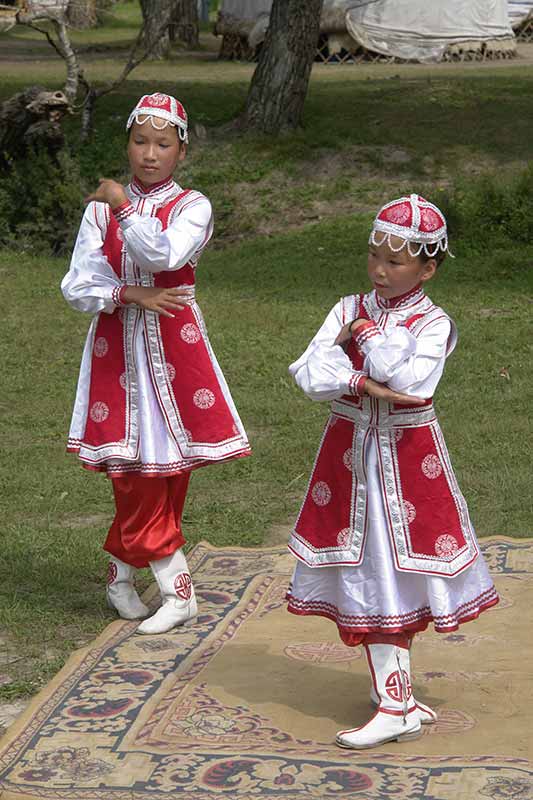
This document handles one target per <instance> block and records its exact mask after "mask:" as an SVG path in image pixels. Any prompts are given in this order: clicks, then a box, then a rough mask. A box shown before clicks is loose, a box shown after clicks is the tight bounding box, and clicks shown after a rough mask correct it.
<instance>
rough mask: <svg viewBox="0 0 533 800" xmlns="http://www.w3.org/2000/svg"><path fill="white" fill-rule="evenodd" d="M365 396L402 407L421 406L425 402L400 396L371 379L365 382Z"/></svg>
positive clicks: (404, 395)
mask: <svg viewBox="0 0 533 800" xmlns="http://www.w3.org/2000/svg"><path fill="white" fill-rule="evenodd" d="M365 394H369V395H370V396H371V397H377V398H378V400H385V401H386V402H387V403H399V404H400V405H402V406H422V405H424V403H425V402H426V401H425V400H424V399H423V398H422V397H410V396H409V395H407V394H400V392H395V391H394V389H389V387H388V386H387V385H386V384H385V383H378V382H377V381H373V380H372V378H367V379H366V381H365Z"/></svg>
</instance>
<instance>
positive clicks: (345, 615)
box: [288, 194, 498, 749]
mask: <svg viewBox="0 0 533 800" xmlns="http://www.w3.org/2000/svg"><path fill="white" fill-rule="evenodd" d="M447 249H448V237H447V228H446V222H445V219H444V217H443V215H442V213H441V212H440V211H439V209H438V208H436V207H435V206H434V205H432V204H431V203H428V202H427V201H426V200H424V199H423V198H422V197H419V196H418V195H414V194H413V195H411V196H410V197H401V198H400V199H398V200H394V201H393V202H391V203H388V204H387V205H385V206H384V207H383V208H382V209H381V211H380V212H379V214H378V215H377V217H376V219H375V221H374V225H373V229H372V232H371V235H370V241H369V251H368V276H369V279H370V282H371V284H372V287H373V288H372V291H370V292H368V293H366V294H356V295H349V296H348V297H345V298H343V299H342V300H341V301H340V302H339V303H338V304H337V305H336V306H335V307H334V308H333V309H332V311H331V312H330V313H329V315H328V317H327V318H326V320H325V322H324V324H323V325H322V327H321V328H320V330H319V331H318V333H317V335H316V336H315V338H314V339H313V340H312V342H311V344H310V345H309V347H308V348H307V350H306V351H305V353H304V354H303V355H302V356H301V357H300V358H299V359H298V360H297V361H296V362H295V363H294V364H292V365H291V367H290V372H291V374H292V375H293V376H294V378H295V380H296V383H297V384H298V386H299V387H300V388H301V389H302V390H303V391H304V392H305V393H306V394H307V396H308V397H310V398H311V399H312V400H329V401H331V416H330V418H329V421H328V424H327V425H326V429H325V432H324V435H323V438H322V442H321V444H320V448H319V452H318V455H317V458H316V461H315V465H314V468H313V471H312V474H311V479H310V481H309V486H308V489H307V493H306V496H305V499H304V503H303V506H302V508H301V511H300V514H299V517H298V520H297V522H296V526H295V529H294V532H293V535H292V537H291V540H290V543H289V548H290V550H291V551H292V553H293V554H294V555H295V556H296V558H297V559H298V563H297V564H296V568H295V570H294V576H293V580H292V584H291V587H290V589H289V593H288V603H289V605H288V609H289V611H291V612H292V613H293V614H302V615H307V614H315V615H317V616H323V617H327V618H328V619H331V620H332V621H333V622H335V623H336V624H337V627H338V631H339V634H340V636H341V639H342V640H343V642H344V643H345V644H347V645H349V646H356V645H358V644H363V646H364V648H365V651H366V655H367V660H368V666H369V669H370V674H371V676H372V690H371V701H372V703H374V704H375V705H376V706H377V710H376V713H375V715H374V716H373V717H372V719H371V720H370V721H369V722H368V723H367V724H366V725H363V726H362V727H358V728H353V729H351V730H345V731H341V732H340V733H339V734H338V735H337V744H338V745H340V746H341V747H350V748H354V749H362V748H367V747H374V746H376V745H379V744H383V743H384V742H389V741H402V740H406V739H413V738H416V737H417V736H419V735H420V726H421V724H427V723H432V722H434V721H435V719H436V714H435V712H434V711H433V710H432V709H430V708H428V707H427V706H424V705H422V704H421V703H417V701H416V700H415V699H414V697H413V693H412V689H411V670H410V647H411V643H412V640H413V637H414V635H415V633H416V632H417V631H423V630H425V629H426V628H427V626H428V625H429V624H430V623H433V625H434V627H435V630H436V631H439V632H441V633H449V632H450V631H454V630H456V629H457V628H458V626H459V625H461V624H462V623H464V622H467V621H469V620H472V619H475V618H476V617H477V616H479V614H480V613H481V612H482V611H485V610H486V609H488V608H490V607H491V606H493V605H495V604H496V603H497V602H498V595H497V593H496V590H495V588H494V586H493V583H492V580H491V578H490V576H489V574H488V570H487V567H486V565H485V563H484V561H483V558H482V556H481V555H480V554H479V550H478V545H477V542H476V537H475V533H474V530H473V528H472V524H471V522H470V518H469V516H468V510H467V507H466V503H465V500H464V498H463V496H462V494H461V492H460V490H459V487H458V485H457V481H456V479H455V475H454V473H453V469H452V466H451V463H450V459H449V456H448V452H447V450H446V445H445V443H444V439H443V436H442V432H441V429H440V426H439V423H438V421H437V417H436V415H435V409H434V407H433V395H434V393H435V390H436V388H437V384H438V382H439V380H440V377H441V375H442V372H443V369H444V364H445V360H446V357H447V356H448V355H449V354H450V353H451V352H452V350H453V349H454V347H455V344H456V341H457V335H456V328H455V325H454V323H453V322H452V320H451V319H450V318H449V317H448V315H447V314H446V313H445V312H444V311H443V310H442V309H441V308H438V307H437V306H435V305H434V304H433V303H432V302H431V300H430V299H429V298H428V297H427V296H426V295H425V294H424V291H423V286H424V285H425V283H426V282H427V281H428V280H429V279H430V278H432V277H433V275H434V274H435V271H436V269H437V267H438V265H439V264H440V263H441V262H442V261H443V260H444V258H445V256H446V252H447ZM395 393H402V394H403V395H407V397H401V396H398V395H397V394H395ZM417 396H418V397H417ZM418 398H421V399H418Z"/></svg>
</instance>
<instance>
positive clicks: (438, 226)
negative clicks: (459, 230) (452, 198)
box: [369, 194, 453, 258]
mask: <svg viewBox="0 0 533 800" xmlns="http://www.w3.org/2000/svg"><path fill="white" fill-rule="evenodd" d="M393 236H396V237H398V238H399V239H402V243H401V245H400V246H399V247H398V246H397V245H396V246H393V243H392V237H393ZM384 242H387V244H388V246H389V247H390V249H391V250H392V251H393V252H395V253H399V252H400V250H403V248H404V247H407V249H408V251H409V254H410V255H411V256H413V257H415V256H419V255H420V253H421V252H422V251H424V253H425V254H426V255H427V256H428V258H434V257H435V256H436V255H437V253H438V252H439V250H442V252H446V251H447V252H448V253H449V254H450V255H452V254H451V253H450V251H449V249H448V229H447V227H446V219H445V218H444V214H443V213H442V211H440V210H439V209H438V208H437V206H434V205H433V203H429V202H428V201H427V200H425V199H424V198H423V197H420V195H418V194H411V195H409V197H400V198H399V199H398V200H393V201H392V202H391V203H387V204H386V205H384V206H383V208H382V209H381V211H379V213H378V215H377V217H376V219H375V220H374V225H373V227H372V231H371V233H370V239H369V244H374V245H376V246H377V247H379V246H380V245H382V244H383V243H384ZM452 258H453V256H452Z"/></svg>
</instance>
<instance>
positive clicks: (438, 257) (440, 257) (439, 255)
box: [417, 247, 448, 269]
mask: <svg viewBox="0 0 533 800" xmlns="http://www.w3.org/2000/svg"><path fill="white" fill-rule="evenodd" d="M447 255H448V251H447V250H441V249H440V247H439V249H438V250H437V252H436V253H435V255H434V256H428V254H427V253H426V251H425V250H424V249H422V250H421V251H420V253H419V254H418V256H417V258H419V259H420V261H421V262H422V264H427V262H428V261H431V260H433V261H436V263H437V269H438V268H439V267H440V265H441V264H442V262H443V261H444V259H445V258H446V256H447Z"/></svg>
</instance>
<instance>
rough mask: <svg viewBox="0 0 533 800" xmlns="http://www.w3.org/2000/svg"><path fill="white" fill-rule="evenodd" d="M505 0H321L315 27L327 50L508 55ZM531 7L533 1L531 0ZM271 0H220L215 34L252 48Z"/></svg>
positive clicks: (433, 57)
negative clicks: (325, 42)
mask: <svg viewBox="0 0 533 800" xmlns="http://www.w3.org/2000/svg"><path fill="white" fill-rule="evenodd" d="M507 3H508V0H324V6H323V10H322V17H321V24H320V29H321V33H322V35H323V36H326V37H327V39H328V51H329V53H330V54H334V53H338V52H340V51H345V52H348V51H352V52H356V51H361V50H364V51H370V52H372V53H377V54H380V55H382V56H388V57H389V58H398V59H404V60H415V61H439V60H441V59H442V58H443V57H444V56H445V54H448V53H449V52H450V51H451V52H452V54H453V53H464V52H466V53H470V54H474V55H475V54H478V53H485V54H487V55H490V54H491V53H498V54H502V53H503V54H509V55H511V54H513V53H514V50H515V38H514V33H513V30H512V27H511V24H510V22H509V15H508V8H507ZM529 4H530V5H532V6H533V0H530V3H529ZM271 6H272V0H222V3H221V8H220V12H219V18H218V22H217V26H216V31H215V32H216V33H218V34H223V35H228V34H230V35H232V34H233V35H238V36H240V37H241V38H243V39H245V40H246V41H247V44H248V45H249V46H250V47H251V48H252V49H253V48H255V47H257V45H258V44H260V43H261V42H262V41H263V39H264V36H265V33H266V30H267V28H268V21H269V14H270V9H271Z"/></svg>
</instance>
